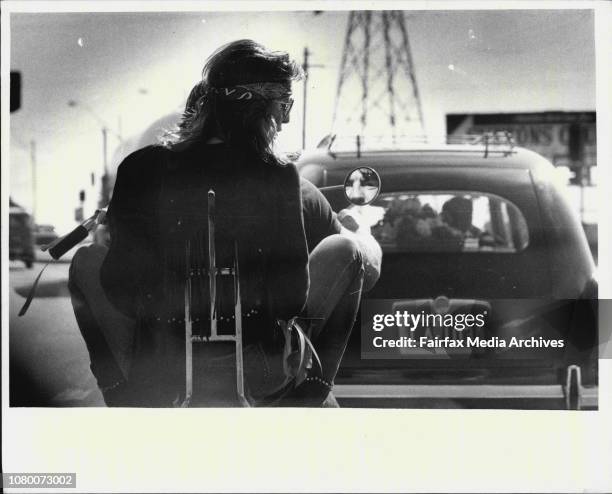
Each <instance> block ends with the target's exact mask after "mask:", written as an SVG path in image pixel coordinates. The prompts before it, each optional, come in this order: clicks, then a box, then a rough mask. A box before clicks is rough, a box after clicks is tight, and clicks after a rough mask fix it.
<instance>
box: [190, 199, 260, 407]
mask: <svg viewBox="0 0 612 494" xmlns="http://www.w3.org/2000/svg"><path fill="white" fill-rule="evenodd" d="M214 216H215V192H214V190H212V189H211V190H209V191H208V288H209V296H210V336H202V335H194V334H193V325H192V319H191V296H192V285H191V275H190V273H189V269H187V278H186V282H185V399H184V400H183V403H182V404H181V406H182V407H187V406H189V404H190V402H191V398H192V396H193V344H194V343H208V342H215V341H233V342H234V344H235V351H236V390H237V394H238V399H239V401H240V403H241V404H242V405H243V406H245V407H248V406H250V405H249V402H248V400H247V399H246V396H245V389H244V358H243V346H242V300H241V297H240V276H239V275H240V273H239V269H238V242H237V241H234V264H233V266H232V267H222V268H217V260H216V250H215V221H214ZM185 255H186V263H187V266H188V267H189V265H190V264H189V263H190V259H191V252H190V243H189V242H188V243H187V245H186V250H185ZM217 275H220V276H232V277H233V282H234V324H235V333H234V334H233V335H220V334H219V333H218V328H217Z"/></svg>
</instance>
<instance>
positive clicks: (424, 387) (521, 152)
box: [298, 139, 598, 408]
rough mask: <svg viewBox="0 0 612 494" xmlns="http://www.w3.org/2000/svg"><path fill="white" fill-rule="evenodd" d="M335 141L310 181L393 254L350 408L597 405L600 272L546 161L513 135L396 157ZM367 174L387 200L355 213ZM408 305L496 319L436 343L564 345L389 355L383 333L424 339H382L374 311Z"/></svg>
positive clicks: (349, 372)
mask: <svg viewBox="0 0 612 494" xmlns="http://www.w3.org/2000/svg"><path fill="white" fill-rule="evenodd" d="M329 142H330V141H328V145H326V146H324V147H322V148H320V149H317V150H316V151H313V152H309V153H305V154H303V155H302V156H301V157H300V159H299V161H298V169H299V170H300V174H301V175H302V176H303V177H305V178H307V179H309V180H310V181H312V182H313V183H314V184H315V185H317V186H318V187H321V188H322V190H323V192H324V193H325V194H326V196H327V197H328V199H329V200H330V202H331V204H332V207H333V209H334V210H335V211H339V210H341V209H342V208H344V207H347V206H348V207H351V208H355V209H356V211H358V212H359V214H362V215H364V217H366V218H368V220H369V224H370V226H371V231H372V234H373V235H374V236H375V237H376V238H377V240H378V241H379V243H380V244H381V246H382V249H383V264H382V273H381V277H380V280H379V281H378V283H377V285H376V286H375V287H374V289H373V290H371V291H370V292H369V293H366V294H365V295H364V297H363V300H362V310H361V315H360V317H358V319H357V322H356V324H355V327H354V330H353V333H352V336H351V340H350V342H349V346H348V348H347V351H346V353H345V356H344V359H343V362H342V366H341V369H340V372H339V375H338V377H337V379H336V385H337V386H336V388H335V391H336V394H337V398H338V399H339V400H340V401H341V404H344V405H345V406H346V405H348V406H351V405H354V406H376V407H381V406H391V407H404V406H416V407H419V406H427V407H433V406H441V407H449V406H450V407H455V406H460V407H479V408H482V407H485V408H500V407H501V408H563V407H570V408H596V407H597V344H598V340H597V315H596V299H597V282H596V280H595V275H594V273H595V265H594V262H593V258H592V255H591V252H590V250H589V246H588V243H587V241H586V238H585V234H584V231H583V229H582V227H581V225H580V222H579V220H578V218H577V216H576V214H575V213H574V212H573V211H572V210H571V208H570V206H569V204H568V201H567V200H566V198H565V197H564V195H563V191H562V187H561V185H560V184H558V183H557V181H556V176H557V175H556V173H555V169H554V167H553V166H552V165H551V164H550V163H549V162H548V161H547V160H546V159H545V158H543V157H542V156H540V155H538V154H536V153H534V152H532V151H529V150H526V149H522V148H517V147H514V146H513V145H512V142H511V140H508V139H506V140H501V141H500V140H497V139H496V140H495V143H490V142H488V141H486V140H480V141H478V142H472V143H464V144H443V145H428V144H411V145H407V146H404V147H402V148H400V149H398V148H397V146H396V147H395V148H393V149H388V150H383V149H378V150H368V149H366V148H365V147H363V146H362V144H363V143H362V142H359V141H357V143H356V144H357V145H356V146H355V147H354V148H353V149H352V150H351V149H349V150H345V151H338V150H335V149H333V148H332V147H330V146H329ZM363 166H369V167H372V168H373V169H374V170H375V171H376V172H378V174H379V175H380V177H381V180H382V189H381V192H380V195H379V196H378V197H377V199H376V200H375V201H374V202H373V203H371V204H369V205H367V206H355V205H349V203H348V200H347V197H346V196H345V194H344V187H338V186H340V185H343V182H344V180H345V177H346V176H347V174H348V173H349V172H351V170H353V169H355V168H357V167H363ZM398 311H399V312H400V313H404V311H406V312H409V313H420V314H422V316H423V317H425V316H427V315H431V316H433V315H435V314H442V315H444V314H460V313H462V314H464V315H468V314H472V315H473V316H474V315H477V314H478V313H481V314H483V313H485V314H486V324H484V325H483V326H482V327H478V328H471V329H470V330H466V331H457V330H455V329H454V328H451V329H448V328H444V329H443V330H442V329H440V328H436V329H433V330H430V329H427V331H430V333H429V335H427V338H426V340H423V341H427V340H428V339H432V338H434V337H437V338H438V339H442V338H445V337H449V339H450V340H457V341H459V340H464V341H465V340H466V339H467V338H468V337H469V338H476V337H478V338H480V339H481V340H487V341H496V342H500V341H501V340H504V341H506V342H508V341H510V340H511V338H512V337H515V338H517V340H522V341H535V342H536V343H537V344H540V345H542V344H543V343H542V342H543V341H546V342H551V341H553V340H554V341H560V342H561V343H560V344H559V345H561V346H560V347H556V348H552V347H550V345H551V344H548V346H545V347H541V346H539V347H538V346H531V347H530V348H529V349H528V348H526V347H525V346H522V347H520V348H518V347H513V348H508V347H500V346H499V345H496V346H493V347H472V348H469V349H461V348H457V349H455V348H452V347H451V348H448V347H446V348H444V347H441V348H435V349H430V348H416V349H415V348H397V347H396V348H385V349H383V350H381V349H380V348H375V347H376V346H377V345H376V344H375V342H373V339H374V338H375V337H376V336H380V335H384V334H387V336H388V338H392V339H396V340H398V341H399V340H401V339H402V337H406V338H408V337H417V336H419V335H418V334H417V333H418V331H417V333H415V332H413V331H411V330H410V329H408V328H407V327H406V326H404V327H401V325H395V327H393V328H385V330H384V332H381V333H376V331H374V332H373V331H372V321H371V318H372V314H373V313H384V314H392V315H393V314H395V313H397V312H398ZM422 330H423V329H422V328H419V331H422ZM436 331H437V333H436ZM421 336H423V335H422V334H421ZM495 338H497V340H495ZM532 338H533V340H532ZM380 341H381V340H378V343H380ZM403 341H406V340H403ZM447 341H448V340H447ZM534 345H535V343H534Z"/></svg>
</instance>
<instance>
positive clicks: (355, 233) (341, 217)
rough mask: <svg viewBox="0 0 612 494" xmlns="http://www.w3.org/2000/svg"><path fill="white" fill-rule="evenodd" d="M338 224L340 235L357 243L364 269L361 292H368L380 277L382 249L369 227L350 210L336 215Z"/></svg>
mask: <svg viewBox="0 0 612 494" xmlns="http://www.w3.org/2000/svg"><path fill="white" fill-rule="evenodd" d="M337 219H338V221H339V222H340V224H341V225H342V226H341V229H340V235H344V236H346V237H348V238H350V239H352V240H353V241H354V242H356V243H357V245H358V247H359V251H360V252H361V255H362V257H363V266H364V269H365V274H364V279H363V291H364V292H367V291H368V290H370V289H371V288H372V287H373V286H374V285H375V284H376V282H377V281H378V278H379V277H380V269H381V265H382V249H381V248H380V245H379V244H378V242H377V241H376V239H375V238H374V237H373V236H372V233H371V230H370V226H369V225H368V224H366V223H365V222H364V221H363V220H362V219H361V218H360V216H359V215H357V214H355V213H353V211H352V210H350V209H343V210H342V211H340V212H339V213H338V215H337Z"/></svg>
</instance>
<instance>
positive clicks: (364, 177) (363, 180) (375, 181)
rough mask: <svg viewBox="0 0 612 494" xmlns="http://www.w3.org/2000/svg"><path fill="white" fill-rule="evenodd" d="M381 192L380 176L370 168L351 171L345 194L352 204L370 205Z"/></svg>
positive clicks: (362, 167) (364, 167) (345, 182)
mask: <svg viewBox="0 0 612 494" xmlns="http://www.w3.org/2000/svg"><path fill="white" fill-rule="evenodd" d="M379 192H380V176H379V175H378V173H376V171H374V170H373V169H372V168H370V167H369V166H361V167H359V168H355V169H354V170H353V171H351V172H350V173H349V174H348V176H347V177H346V180H345V181H344V193H345V194H346V198H347V199H348V200H349V202H351V203H352V204H355V205H357V206H363V205H365V204H370V203H371V202H372V201H373V200H374V199H376V198H377V197H378V193H379Z"/></svg>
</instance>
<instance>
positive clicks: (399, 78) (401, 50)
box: [332, 10, 424, 140]
mask: <svg viewBox="0 0 612 494" xmlns="http://www.w3.org/2000/svg"><path fill="white" fill-rule="evenodd" d="M332 129H333V132H334V133H337V134H339V135H360V136H364V137H365V138H367V137H368V136H377V137H378V136H384V137H390V138H391V139H393V140H395V138H396V137H398V136H403V135H418V134H423V132H424V126H423V112H422V109H421V102H420V98H419V90H418V86H417V81H416V77H415V71H414V64H413V62H412V55H411V52H410V43H409V40H408V33H407V31H406V25H405V22H404V14H403V12H402V11H398V10H390V11H378V12H376V11H352V12H350V14H349V19H348V27H347V30H346V37H345V40H344V50H343V53H342V62H341V66H340V77H339V79H338V89H337V93H336V103H335V107H334V116H333V124H332Z"/></svg>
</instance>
